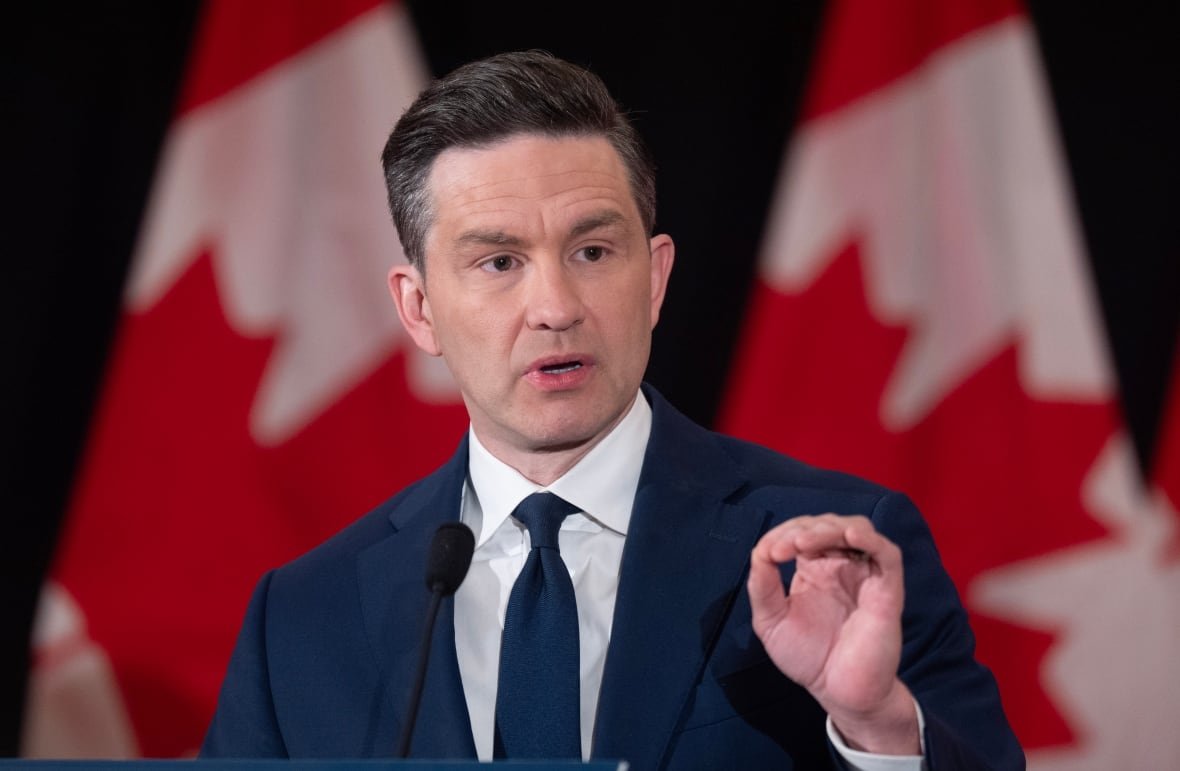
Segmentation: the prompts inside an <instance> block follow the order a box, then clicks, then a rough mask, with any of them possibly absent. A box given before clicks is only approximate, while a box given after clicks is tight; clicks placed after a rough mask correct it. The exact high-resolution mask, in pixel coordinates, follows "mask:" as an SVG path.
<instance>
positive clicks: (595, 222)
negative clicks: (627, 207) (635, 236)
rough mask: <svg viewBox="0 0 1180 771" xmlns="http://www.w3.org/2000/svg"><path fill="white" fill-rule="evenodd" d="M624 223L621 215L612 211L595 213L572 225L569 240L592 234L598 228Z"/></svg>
mask: <svg viewBox="0 0 1180 771" xmlns="http://www.w3.org/2000/svg"><path fill="white" fill-rule="evenodd" d="M625 221H626V218H625V217H624V216H623V215H622V213H620V212H617V211H615V210H613V209H607V210H605V211H601V212H596V213H594V214H591V215H589V216H586V217H583V218H582V219H580V220H578V221H577V222H576V223H574V226H573V228H571V229H570V238H579V237H581V236H584V235H586V234H587V233H592V232H594V231H595V230H598V229H599V228H607V227H612V226H614V225H618V224H620V223H623V222H625Z"/></svg>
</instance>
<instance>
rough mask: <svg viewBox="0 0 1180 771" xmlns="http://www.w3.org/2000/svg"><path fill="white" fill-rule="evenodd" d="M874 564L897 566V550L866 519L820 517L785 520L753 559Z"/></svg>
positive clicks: (764, 540) (764, 538)
mask: <svg viewBox="0 0 1180 771" xmlns="http://www.w3.org/2000/svg"><path fill="white" fill-rule="evenodd" d="M833 556H844V557H847V558H848V559H852V560H857V561H864V562H875V563H877V564H878V565H879V566H880V567H881V568H882V569H883V570H884V569H892V568H895V567H900V565H901V551H900V550H899V549H898V548H897V546H896V545H894V543H893V542H892V541H890V540H889V539H888V538H886V537H885V536H883V535H881V534H880V533H878V532H877V530H876V528H874V527H873V523H872V522H871V521H870V520H869V519H868V518H866V517H862V516H859V515H857V516H846V515H839V514H821V515H819V516H803V517H795V518H793V519H789V520H787V521H786V522H783V523H782V524H780V525H778V526H776V527H774V528H773V529H771V530H770V531H769V532H767V533H766V534H765V535H763V536H762V538H761V539H760V540H759V541H758V544H757V546H755V547H754V554H753V559H755V560H757V559H764V560H768V561H770V562H774V563H782V562H787V561H788V560H791V559H794V558H796V557H833Z"/></svg>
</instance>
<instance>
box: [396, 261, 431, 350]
mask: <svg viewBox="0 0 1180 771" xmlns="http://www.w3.org/2000/svg"><path fill="white" fill-rule="evenodd" d="M389 293H390V294H391V295H393V302H394V304H395V305H396V306H397V316H398V318H399V319H401V322H402V326H403V327H405V328H406V332H408V333H409V334H410V337H411V338H413V340H414V343H415V344H416V345H417V346H418V347H419V348H421V349H422V350H423V351H425V352H426V353H428V354H430V355H431V356H441V355H442V348H441V347H440V346H439V344H438V338H437V337H436V336H435V334H434V319H433V317H432V316H431V312H430V300H428V299H427V298H426V280H425V278H424V277H423V275H422V273H421V271H419V270H418V269H417V268H415V267H414V266H413V265H400V264H399V265H394V266H393V267H392V268H390V269H389Z"/></svg>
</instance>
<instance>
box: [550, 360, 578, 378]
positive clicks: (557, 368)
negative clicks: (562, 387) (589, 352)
mask: <svg viewBox="0 0 1180 771" xmlns="http://www.w3.org/2000/svg"><path fill="white" fill-rule="evenodd" d="M581 367H582V362H580V361H563V362H559V363H557V364H546V365H545V366H543V367H541V368H540V369H541V371H542V372H544V373H545V374H546V375H564V374H565V373H566V372H573V371H574V370H576V369H581Z"/></svg>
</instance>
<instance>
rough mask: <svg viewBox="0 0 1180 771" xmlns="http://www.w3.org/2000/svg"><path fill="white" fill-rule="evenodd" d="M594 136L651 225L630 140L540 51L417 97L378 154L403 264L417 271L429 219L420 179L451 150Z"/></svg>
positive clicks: (573, 71) (638, 150) (611, 112)
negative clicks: (525, 137)
mask: <svg viewBox="0 0 1180 771" xmlns="http://www.w3.org/2000/svg"><path fill="white" fill-rule="evenodd" d="M521 134H533V135H539V136H548V137H562V136H601V137H605V138H606V140H607V141H608V142H610V144H611V145H612V146H613V147H614V149H615V151H616V152H617V153H618V154H619V158H620V159H621V160H622V161H623V164H624V166H625V167H626V169H627V174H628V177H629V180H630V185H631V192H632V195H633V196H634V198H635V204H636V206H637V207H638V209H639V213H640V217H641V218H642V220H643V226H644V229H645V230H646V232H647V234H648V235H651V232H652V228H653V226H654V223H655V208H656V191H655V169H654V166H653V164H652V162H651V157H650V156H649V154H648V152H647V149H646V147H645V146H644V144H643V141H642V139H641V138H640V137H639V134H638V132H636V131H635V128H634V127H633V126H632V125H631V123H630V122H629V121H628V120H627V118H626V116H624V115H623V114H622V112H621V111H620V109H619V106H618V104H617V103H616V102H615V100H614V99H613V98H612V97H611V95H610V93H609V92H608V91H607V89H606V86H605V85H604V84H603V82H602V80H601V79H600V78H599V77H598V76H597V75H594V74H593V73H591V72H589V71H587V70H585V69H583V68H581V67H578V66H577V65H574V64H571V63H569V62H566V61H563V60H561V59H558V58H556V57H554V56H552V55H550V54H547V53H544V52H541V51H524V52H516V53H506V54H500V55H497V56H493V57H490V58H487V59H482V60H480V61H476V62H472V63H470V64H467V65H465V66H463V67H460V68H458V69H457V70H455V71H454V72H452V73H450V74H449V75H447V76H446V77H444V78H441V79H440V80H438V81H436V82H435V83H434V84H432V85H431V86H430V87H429V88H427V89H426V90H425V91H423V92H422V93H421V94H420V95H419V96H418V98H417V99H416V100H415V101H414V103H413V104H412V105H411V106H410V108H409V109H408V110H407V111H406V112H405V114H404V115H403V116H402V117H401V119H400V120H399V121H398V123H397V126H396V127H395V128H394V130H393V133H392V134H391V135H390V137H389V140H388V142H386V144H385V150H384V152H383V153H382V155H381V161H382V165H383V166H384V168H385V185H386V189H387V191H388V194H389V207H390V210H391V211H392V212H393V221H394V224H396V225H397V230H398V235H399V236H400V237H401V241H402V248H403V249H404V250H405V253H406V257H407V258H409V260H410V262H411V263H412V264H413V265H414V266H415V267H417V268H418V269H419V270H420V271H425V265H424V262H423V260H424V258H425V242H426V233H427V231H428V230H429V228H430V225H431V222H432V219H433V211H432V208H431V206H432V202H431V200H430V194H429V191H428V190H427V180H428V178H429V175H430V171H431V169H432V168H433V166H434V161H435V160H436V159H437V158H438V156H439V155H440V154H442V153H443V152H444V151H446V150H448V149H450V148H477V147H486V146H488V145H491V144H494V143H496V142H498V141H500V140H503V139H505V138H507V137H510V136H513V135H521Z"/></svg>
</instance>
